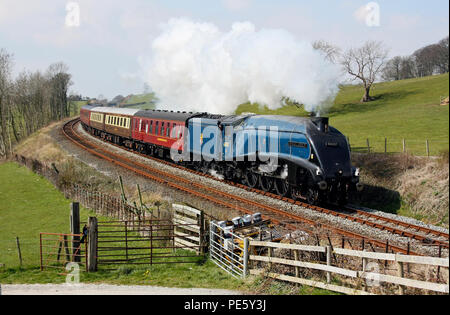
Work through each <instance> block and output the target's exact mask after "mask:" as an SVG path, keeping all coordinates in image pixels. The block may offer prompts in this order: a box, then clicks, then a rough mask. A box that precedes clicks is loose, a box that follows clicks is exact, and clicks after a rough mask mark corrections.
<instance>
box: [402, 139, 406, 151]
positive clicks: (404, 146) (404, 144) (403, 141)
mask: <svg viewBox="0 0 450 315" xmlns="http://www.w3.org/2000/svg"><path fill="white" fill-rule="evenodd" d="M402 144H403V153H405V152H406V140H405V139H404V138H403V140H402Z"/></svg>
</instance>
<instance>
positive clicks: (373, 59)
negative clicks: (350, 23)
mask: <svg viewBox="0 0 450 315" xmlns="http://www.w3.org/2000/svg"><path fill="white" fill-rule="evenodd" d="M448 41H449V37H448V36H447V37H446V38H444V39H442V40H441V41H439V42H438V43H436V44H432V45H428V46H425V47H423V48H420V49H418V50H416V51H415V52H414V53H413V54H412V55H410V56H396V57H393V58H392V59H389V58H388V49H387V48H386V47H385V46H384V44H383V43H382V42H380V41H370V40H369V41H367V42H365V43H364V44H363V45H362V46H361V47H356V48H350V49H348V50H346V51H341V49H340V48H339V47H336V46H334V45H332V44H330V43H328V42H325V41H316V42H314V43H313V47H314V48H315V49H317V50H320V51H321V52H322V53H323V54H324V55H325V57H326V58H328V60H330V61H331V62H333V63H335V64H339V65H341V66H342V70H343V72H344V73H346V74H347V75H349V76H350V78H352V80H354V81H358V82H360V83H361V84H362V86H363V88H364V94H363V96H362V98H361V102H369V101H371V100H373V98H372V97H371V95H370V91H371V88H372V86H373V84H374V83H375V82H376V81H377V80H384V81H394V80H403V79H411V78H420V77H425V76H430V75H435V74H443V73H448V72H449V43H448Z"/></svg>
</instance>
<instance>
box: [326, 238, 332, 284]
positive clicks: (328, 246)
mask: <svg viewBox="0 0 450 315" xmlns="http://www.w3.org/2000/svg"><path fill="white" fill-rule="evenodd" d="M326 248H327V266H331V246H330V245H327V247H326ZM327 283H328V284H330V283H331V272H329V271H327Z"/></svg>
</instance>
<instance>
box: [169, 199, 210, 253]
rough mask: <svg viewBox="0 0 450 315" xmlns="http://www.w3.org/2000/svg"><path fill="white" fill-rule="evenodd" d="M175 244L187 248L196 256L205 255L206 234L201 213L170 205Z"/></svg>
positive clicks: (192, 209)
mask: <svg viewBox="0 0 450 315" xmlns="http://www.w3.org/2000/svg"><path fill="white" fill-rule="evenodd" d="M172 209H173V219H172V221H173V223H174V235H175V240H174V241H175V244H176V245H180V246H187V248H190V249H191V250H193V251H196V252H197V254H204V253H205V246H207V244H208V242H207V240H205V237H206V235H207V233H205V230H206V228H205V227H206V226H207V224H206V222H205V216H204V214H203V211H200V210H198V209H194V208H191V207H188V206H184V205H180V204H172Z"/></svg>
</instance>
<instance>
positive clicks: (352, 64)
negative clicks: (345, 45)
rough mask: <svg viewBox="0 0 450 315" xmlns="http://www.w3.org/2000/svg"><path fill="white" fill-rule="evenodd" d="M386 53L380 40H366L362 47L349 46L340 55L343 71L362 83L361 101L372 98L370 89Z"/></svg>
mask: <svg viewBox="0 0 450 315" xmlns="http://www.w3.org/2000/svg"><path fill="white" fill-rule="evenodd" d="M387 53H388V52H387V49H385V48H384V47H383V44H382V43H381V42H377V41H367V42H366V43H365V44H364V45H363V46H362V47H360V48H356V49H354V48H351V49H349V50H348V51H346V52H345V53H344V54H343V55H342V58H341V64H342V66H343V67H344V69H345V71H346V72H347V73H348V74H350V75H351V76H352V77H353V79H354V80H357V79H359V80H361V82H362V84H363V87H364V95H363V97H362V99H361V101H362V102H369V101H371V100H372V98H371V97H370V89H371V88H372V85H373V83H374V82H375V80H376V79H377V78H378V75H379V74H380V72H381V70H382V69H383V66H384V65H385V62H386V58H387Z"/></svg>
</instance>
